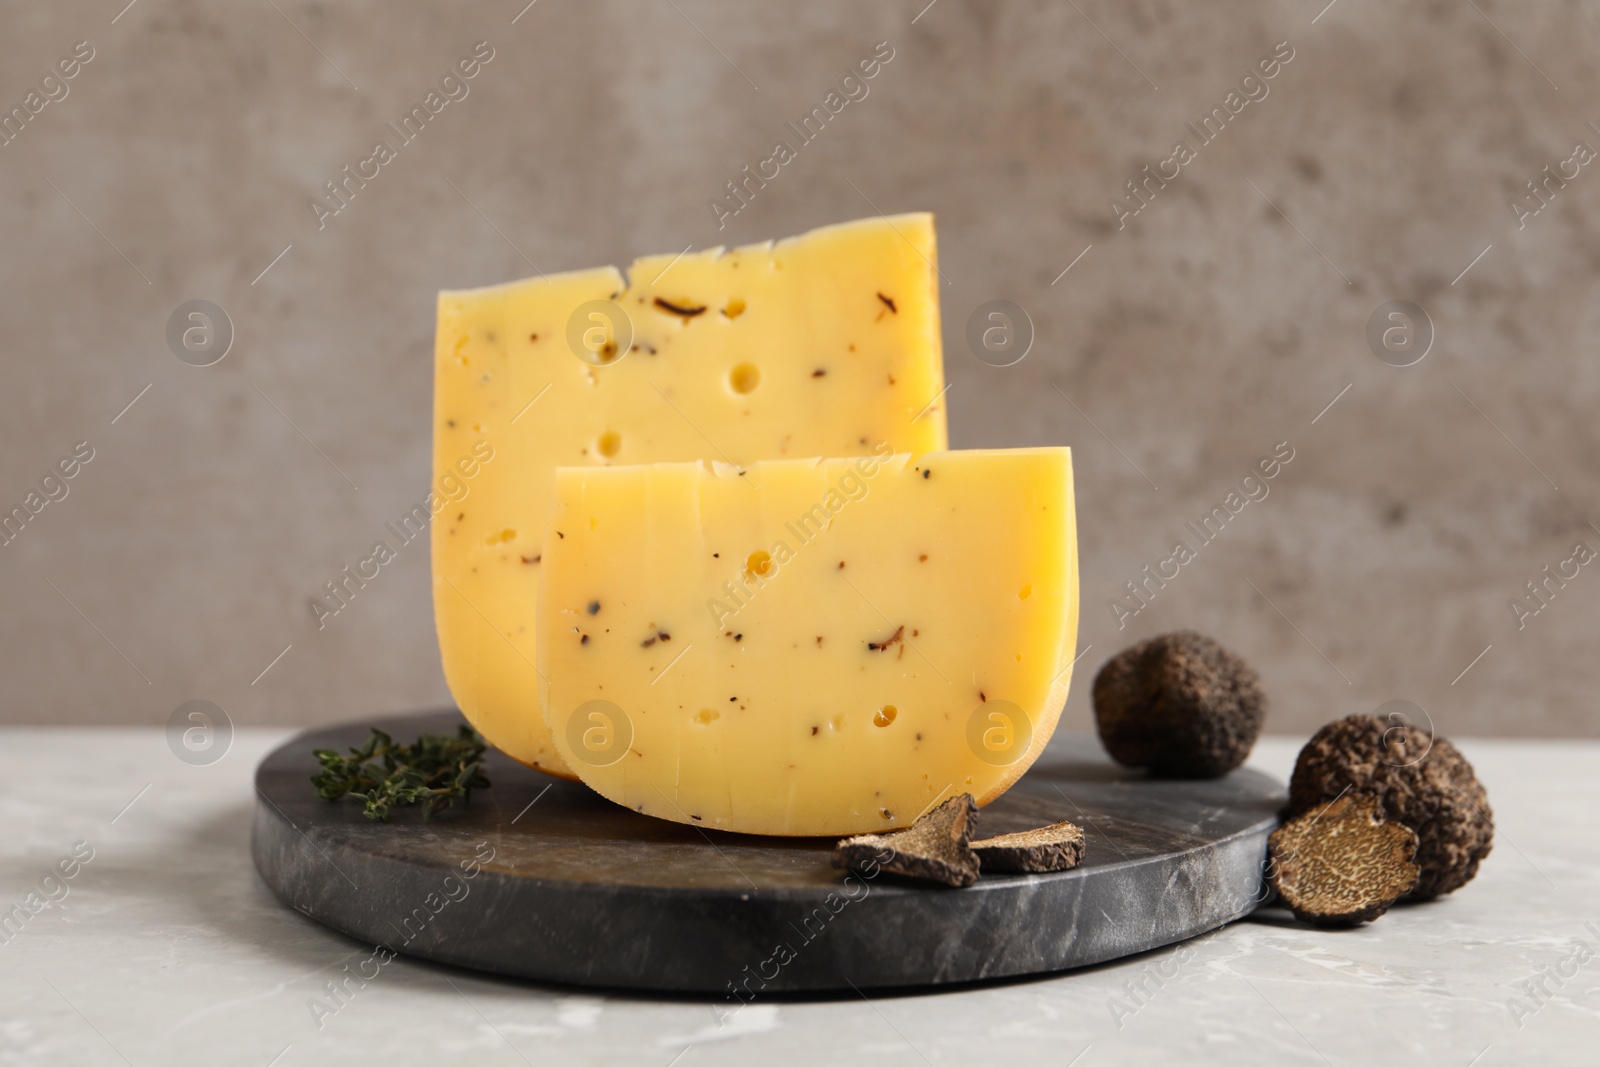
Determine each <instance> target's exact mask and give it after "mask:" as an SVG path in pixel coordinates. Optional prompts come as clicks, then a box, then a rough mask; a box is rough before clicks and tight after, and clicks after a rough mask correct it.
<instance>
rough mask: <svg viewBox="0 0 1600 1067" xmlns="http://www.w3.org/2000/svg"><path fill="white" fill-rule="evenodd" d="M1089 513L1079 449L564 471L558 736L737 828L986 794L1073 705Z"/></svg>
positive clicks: (543, 654) (598, 764) (689, 808)
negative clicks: (1076, 481) (1082, 539)
mask: <svg viewBox="0 0 1600 1067" xmlns="http://www.w3.org/2000/svg"><path fill="white" fill-rule="evenodd" d="M885 451H887V450H885ZM1073 511H1074V509H1073V496H1072V471H1071V456H1070V453H1069V452H1068V450H1067V449H1064V448H1039V449H1016V450H1004V451H969V452H938V453H932V454H928V455H924V456H922V457H911V456H907V455H892V456H890V455H883V454H879V455H874V456H871V457H866V458H859V459H855V460H850V459H828V460H792V461H781V460H780V461H772V462H765V463H758V464H755V465H754V466H752V467H750V468H748V469H747V470H745V471H744V472H743V473H741V472H740V471H738V470H735V469H734V468H731V467H728V466H725V465H722V464H706V463H667V464H657V465H652V466H639V467H615V468H611V469H607V470H596V469H585V468H564V469H562V470H559V471H558V472H557V475H556V507H555V512H554V516H553V518H552V525H551V528H550V534H549V538H548V540H547V541H546V548H545V561H544V565H543V572H542V580H541V586H540V601H539V634H538V657H539V667H540V670H541V672H542V674H543V681H542V682H541V685H542V689H543V699H542V701H541V704H542V706H543V708H544V712H545V716H546V720H547V723H548V725H549V726H550V727H551V733H552V736H553V738H554V740H555V743H556V745H557V746H558V748H559V749H560V751H561V754H562V757H563V758H564V759H565V760H566V761H567V763H568V765H569V766H570V767H572V769H574V770H575V771H577V772H578V774H579V776H580V777H581V778H582V779H583V781H584V782H585V783H587V784H588V785H589V786H591V787H592V788H594V789H595V790H597V791H598V792H600V793H601V794H602V795H604V796H606V797H608V798H610V799H612V800H614V801H616V802H617V803H620V804H624V805H626V806H628V807H630V808H634V809H636V810H638V811H641V812H645V813H647V814H650V815H655V816H659V817H661V818H664V819H670V820H674V821H677V822H684V823H691V824H693V825H697V826H704V827H715V828H718V829H723V830H732V831H739V832H745V833H758V834H782V835H820V834H830V835H845V834H854V833H861V832H867V831H877V830H886V829H894V828H897V827H903V826H908V825H910V824H911V823H912V822H913V821H914V820H915V819H916V818H917V816H919V815H920V814H922V813H923V812H924V811H925V810H927V809H928V808H929V807H930V806H932V805H933V804H935V803H937V802H939V801H940V800H942V799H946V798H948V797H950V796H953V795H959V794H961V793H971V794H973V795H974V796H975V797H976V798H977V799H978V802H979V803H980V804H986V803H988V802H989V801H991V800H993V799H994V798H995V797H997V796H999V795H1000V794H1001V793H1003V792H1004V791H1005V790H1006V789H1007V788H1008V787H1009V786H1010V785H1011V783H1012V782H1014V781H1015V780H1016V779H1017V778H1018V777H1019V776H1020V775H1021V774H1022V772H1023V771H1024V770H1026V769H1027V767H1028V766H1029V765H1030V764H1031V763H1032V762H1033V760H1034V759H1035V758H1036V757H1037V756H1038V754H1039V752H1041V751H1042V750H1043V748H1044V745H1045V743H1046V742H1047V741H1048V740H1049V737H1050V734H1051V732H1052V731H1053V730H1054V729H1055V725H1056V721H1057V719H1058V717H1059V715H1060V713H1061V708H1062V705H1063V703H1064V702H1065V699H1066V691H1067V687H1068V684H1069V683H1070V680H1071V664H1072V659H1073V646H1074V643H1075V641H1076V639H1077V613H1078V603H1077V600H1078V597H1077V593H1078V588H1077V586H1078V580H1077V579H1078V576H1077V547H1076V544H1077V542H1076V528H1075V520H1074V513H1073Z"/></svg>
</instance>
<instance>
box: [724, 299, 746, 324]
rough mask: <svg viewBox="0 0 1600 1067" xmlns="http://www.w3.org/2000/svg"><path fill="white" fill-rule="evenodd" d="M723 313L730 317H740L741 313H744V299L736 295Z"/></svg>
mask: <svg viewBox="0 0 1600 1067" xmlns="http://www.w3.org/2000/svg"><path fill="white" fill-rule="evenodd" d="M722 313H723V314H724V315H726V316H728V318H730V319H736V318H738V317H739V316H740V315H743V314H744V301H743V300H740V299H739V298H738V297H734V298H733V299H732V300H730V301H728V306H727V307H725V308H723V309H722Z"/></svg>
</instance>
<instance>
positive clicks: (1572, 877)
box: [0, 729, 1600, 1067]
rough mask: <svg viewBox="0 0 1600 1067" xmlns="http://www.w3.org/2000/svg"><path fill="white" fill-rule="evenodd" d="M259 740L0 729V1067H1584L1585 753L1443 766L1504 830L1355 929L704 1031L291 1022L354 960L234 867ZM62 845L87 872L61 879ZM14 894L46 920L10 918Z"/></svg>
mask: <svg viewBox="0 0 1600 1067" xmlns="http://www.w3.org/2000/svg"><path fill="white" fill-rule="evenodd" d="M287 736H289V734H288V733H287V732H283V731H241V732H239V733H238V734H237V735H236V736H235V737H234V739H233V743H232V747H231V749H230V750H229V751H228V753H227V755H226V756H225V757H224V758H223V759H221V760H220V761H218V762H216V763H214V764H212V765H209V766H198V767H197V766H190V765H186V764H185V763H183V762H180V761H179V760H178V759H177V758H175V757H174V755H173V754H172V752H171V751H170V750H169V749H168V747H167V740H166V737H165V735H164V734H163V733H162V732H161V731H159V730H65V729H62V730H40V729H7V730H0V746H3V753H4V766H5V768H6V771H5V785H4V788H3V796H0V856H3V862H0V908H4V909H6V912H7V914H8V915H10V916H12V919H11V923H12V926H11V927H10V928H5V929H3V931H0V1064H3V1065H12V1064H34V1063H41V1064H69V1065H83V1067H93V1065H98V1064H134V1065H144V1064H156V1063H162V1064H174V1063H177V1064H187V1063H196V1064H244V1065H250V1067H267V1065H269V1064H276V1065H278V1067H294V1065H300V1064H356V1063H384V1064H455V1063H461V1064H468V1063H470V1064H474V1065H493V1064H520V1063H532V1064H540V1065H543V1064H548V1063H597V1064H598V1063H605V1064H610V1063H638V1064H656V1065H660V1067H667V1065H669V1064H677V1065H680V1067H698V1065H701V1064H751V1063H759V1064H763V1065H766V1064H773V1063H790V1062H793V1063H823V1062H826V1063H830V1064H838V1063H853V1062H863V1063H874V1064H884V1065H892V1064H908V1065H910V1064H922V1063H928V1064H957V1063H974V1062H976V1063H989V1062H1013V1063H1033V1062H1046V1063H1054V1064H1063V1065H1065V1064H1076V1065H1078V1067H1095V1065H1099V1064H1142V1063H1152V1064H1154V1063H1171V1062H1177V1061H1180V1060H1182V1061H1186V1062H1197V1063H1210V1062H1217V1063H1229V1064H1240V1063H1308V1064H1318V1063H1328V1064H1379V1063H1385V1064H1386V1063H1407V1064H1412V1063H1420V1064H1445V1065H1451V1067H1468V1065H1469V1064H1472V1065H1474V1067H1489V1065H1493V1064H1507V1063H1581V1062H1596V1058H1597V1057H1600V1051H1597V1049H1596V1045H1597V1038H1600V1025H1597V1024H1600V862H1597V860H1600V840H1597V835H1596V833H1595V829H1596V818H1595V812H1596V811H1597V809H1600V774H1597V773H1596V771H1597V763H1600V744H1596V743H1593V742H1541V743H1531V742H1528V743H1525V742H1514V741H1476V742H1464V743H1462V745H1461V747H1462V748H1463V750H1464V751H1465V752H1466V753H1467V755H1468V756H1469V758H1471V759H1472V761H1473V762H1474V763H1475V764H1476V766H1477V768H1478V771H1479V774H1480V776H1481V777H1482V778H1483V779H1484V781H1485V782H1486V783H1487V785H1488V788H1489V796H1490V799H1491V801H1492V803H1493V806H1494V809H1495V814H1496V817H1497V821H1498V824H1499V827H1500V829H1501V830H1502V832H1501V833H1500V834H1499V836H1498V837H1497V839H1496V841H1495V850H1494V853H1493V855H1492V856H1491V857H1490V858H1489V860H1488V861H1487V863H1486V865H1485V867H1484V869H1483V871H1482V873H1481V874H1480V875H1479V877H1478V879H1477V880H1476V881H1475V882H1474V883H1472V884H1471V885H1469V886H1467V887H1466V888H1465V889H1463V890H1462V891H1460V892H1458V893H1457V894H1455V895H1454V896H1451V897H1448V898H1446V899H1445V900H1443V901H1441V902H1439V903H1436V904H1431V905H1424V906H1416V907H1407V908H1401V909H1398V910H1396V911H1393V912H1391V913H1390V914H1389V915H1388V916H1386V917H1384V918H1383V919H1380V920H1379V921H1378V922H1377V923H1375V924H1373V925H1371V926H1367V927H1363V928H1360V929H1357V930H1353V931H1322V930H1316V929H1312V928H1309V927H1305V926H1301V925H1298V924H1295V923H1293V922H1290V921H1289V920H1288V919H1287V913H1284V912H1281V911H1276V910H1274V911H1270V912H1263V913H1261V914H1260V915H1258V916H1256V917H1254V918H1252V919H1250V920H1247V921H1244V922H1240V923H1236V924H1234V925H1232V926H1230V927H1227V928H1224V929H1222V930H1220V931H1217V932H1215V933H1213V934H1210V935H1207V936H1205V937H1202V938H1199V939H1197V940H1195V941H1193V942H1190V943H1189V944H1187V945H1184V946H1174V947H1171V948H1167V949H1162V950H1159V951H1156V952H1153V953H1150V954H1148V955H1145V956H1141V957H1136V958H1133V959H1128V960H1124V961H1121V962H1118V963H1115V964H1110V965H1105V966H1101V967H1096V968H1092V969H1090V970H1086V971H1080V972H1075V973H1070V974H1064V975H1057V976H1053V977H1045V978H1039V979H1032V980H1023V981H1012V982H1005V983H998V984H992V985H985V986H977V987H969V988H964V989H960V990H953V991H942V992H932V993H927V994H922V995H899V996H876V995H874V996H873V998H872V999H871V1000H870V1001H868V1000H864V999H859V998H855V999H852V998H844V999H812V1000H800V1001H796V1000H773V1001H767V1002H763V1001H759V1000H758V1001H756V1002H754V1003H752V1004H749V1005H747V1006H745V1007H744V1008H742V1009H741V1010H739V1011H737V1012H734V1013H732V1014H731V1015H726V1016H721V1017H719V1011H725V1010H726V1008H725V1007H724V1008H721V1009H718V1008H714V1006H713V1005H712V1004H710V1003H709V1002H707V1001H706V1000H705V999H701V998H681V999H662V998H655V997H643V996H631V995H625V994H618V993H613V992H597V991H592V990H584V989H576V988H554V987H545V986H538V985H530V984H524V983H517V982H511V981H502V980H500V979H497V978H492V977H488V976H484V975H479V974H475V973H472V972H467V971H460V970H454V969H450V968H445V967H439V966H434V965H431V964H426V963H421V962H416V961H411V960H407V959H405V958H399V959H396V960H394V961H393V962H390V963H388V964H386V965H384V966H383V967H381V968H380V969H379V970H378V974H377V977H375V978H374V979H373V980H372V981H370V982H369V983H367V984H366V985H365V986H364V987H363V988H359V989H356V991H355V992H354V993H353V994H352V995H350V996H349V998H348V1000H347V1002H345V1003H343V1004H342V1005H341V1006H339V1007H338V1010H337V1011H336V1012H332V1013H330V1012H329V1011H328V1010H326V1009H325V1010H324V1011H322V1012H320V1013H319V1012H317V1011H315V1010H314V1009H313V1007H312V1005H313V1004H314V1003H316V1002H317V1001H318V1000H320V1001H321V1002H322V1003H324V1004H325V1005H331V1004H335V1003H336V1002H334V1001H331V1000H329V999H328V998H327V995H326V993H325V991H324V985H325V983H327V982H328V981H330V980H331V979H332V978H333V977H334V976H335V975H336V974H340V973H342V969H343V968H344V967H345V965H346V964H349V965H350V966H351V967H352V968H355V967H356V966H357V965H358V964H360V963H361V961H363V960H365V959H367V958H368V957H369V956H370V955H371V953H372V947H371V946H365V945H361V944H357V943H356V942H354V941H352V940H350V939H348V938H345V937H343V936H341V935H339V934H336V933H334V932H332V931H330V930H326V929H323V928H322V927H319V926H318V925H317V924H315V923H313V922H311V921H310V920H308V919H306V918H304V917H302V916H300V915H299V914H297V913H295V912H292V911H290V910H289V909H288V908H286V907H284V906H283V905H282V904H280V903H279V902H278V900H277V898H275V897H274V896H273V895H272V893H271V892H270V891H268V890H267V888H266V887H265V886H264V885H263V884H262V883H261V881H260V880H259V879H258V878H257V876H256V873H255V869H254V867H253V866H252V864H251V860H250V850H249V834H250V818H251V804H252V791H251V784H250V783H251V775H252V773H253V771H254V769H255V765H256V763H257V762H258V761H259V760H260V758H261V757H262V756H263V755H264V754H265V753H266V752H267V751H268V750H269V749H270V748H272V747H273V746H275V745H276V744H278V743H279V742H280V741H282V740H283V739H284V738H286V737H287ZM1297 747H1298V741H1292V740H1288V739H1276V738H1270V739H1267V740H1264V741H1263V742H1262V743H1261V745H1260V746H1259V747H1258V749H1257V751H1256V754H1255V756H1254V757H1253V759H1252V761H1251V762H1252V765H1254V766H1256V767H1258V768H1260V769H1262V770H1264V771H1266V772H1268V773H1271V774H1274V775H1277V776H1279V777H1280V778H1282V777H1286V776H1287V774H1288V771H1289V769H1290V767H1291V766H1292V763H1293V759H1294V754H1295V752H1296V750H1297ZM308 788H309V785H308ZM80 842H81V844H80ZM75 849H76V851H77V853H78V855H79V856H80V857H81V856H83V855H87V854H88V853H89V852H90V850H92V858H91V859H89V860H88V861H87V862H79V863H78V864H77V866H76V867H74V865H73V863H72V862H71V861H72V860H73V858H74V850H75ZM64 859H65V860H67V861H68V862H67V864H66V869H68V870H72V871H73V872H74V873H73V877H71V878H68V879H63V878H61V877H60V874H59V872H58V870H57V864H58V862H59V861H61V860H64ZM53 872H54V880H53V881H47V880H46V878H47V876H49V875H52V873H53ZM29 893H36V894H40V896H38V897H37V898H35V903H37V902H38V901H39V900H43V899H45V894H46V893H49V894H51V895H54V896H55V897H57V898H58V899H57V900H55V901H54V902H52V903H50V905H49V906H48V907H46V908H43V909H42V910H40V911H38V912H37V913H33V914H30V915H27V916H26V917H24V918H21V919H20V920H19V919H18V918H16V915H17V912H16V911H15V910H14V909H15V906H17V905H22V906H23V911H24V912H26V910H27V898H28V894H29ZM63 893H64V894H65V895H63ZM369 969H370V968H369ZM1530 980H1531V981H1530ZM1533 983H1539V984H1540V985H1538V986H1536V985H1534V984H1533ZM1141 989H1142V992H1140V991H1139V990H1141Z"/></svg>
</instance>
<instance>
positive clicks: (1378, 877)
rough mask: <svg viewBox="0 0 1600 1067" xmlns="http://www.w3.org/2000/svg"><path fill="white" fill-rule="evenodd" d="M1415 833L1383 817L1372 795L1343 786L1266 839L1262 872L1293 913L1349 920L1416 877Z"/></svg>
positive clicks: (1389, 899)
mask: <svg viewBox="0 0 1600 1067" xmlns="http://www.w3.org/2000/svg"><path fill="white" fill-rule="evenodd" d="M1416 852H1417V835H1416V834H1414V833H1412V832H1411V831H1410V830H1409V829H1408V828H1406V827H1405V826H1402V825H1400V824H1399V823H1395V822H1384V821H1383V810H1382V808H1380V807H1379V805H1378V802H1377V801H1375V800H1373V799H1372V798H1371V797H1366V796H1358V795H1356V794H1353V793H1352V794H1346V795H1345V796H1342V797H1340V798H1339V799H1338V800H1335V801H1333V802H1332V803H1329V804H1323V805H1321V806H1320V807H1317V808H1314V809H1312V810H1311V811H1308V812H1306V813H1305V814H1303V815H1299V816H1297V817H1295V818H1293V819H1291V820H1290V821H1289V822H1287V823H1285V824H1284V825H1282V826H1280V827H1278V828H1277V829H1276V830H1274V831H1272V836H1271V837H1269V838H1268V839H1267V855H1268V857H1269V864H1268V867H1267V873H1268V878H1269V879H1270V880H1271V882H1272V887H1273V888H1274V889H1276V890H1277V891H1278V894H1279V895H1280V896H1282V897H1283V899H1284V902H1285V903H1287V904H1288V905H1289V907H1290V909H1291V910H1293V911H1294V914H1295V918H1297V919H1301V920H1303V921H1305V922H1310V923H1316V924H1317V925H1318V926H1355V925H1356V924H1357V923H1364V922H1371V921H1372V920H1373V919H1376V918H1377V917H1378V916H1380V915H1382V914H1383V913H1384V912H1386V911H1388V910H1389V905H1391V904H1393V903H1394V902H1395V901H1397V900H1399V899H1400V898H1401V897H1402V896H1404V895H1405V894H1406V893H1408V892H1410V891H1411V888H1412V887H1413V886H1415V885H1416V884H1417V876H1418V874H1419V873H1420V872H1419V869H1418V867H1417V865H1416V864H1415V863H1413V862H1411V860H1412V857H1413V856H1415V855H1416Z"/></svg>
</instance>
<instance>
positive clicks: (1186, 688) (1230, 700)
mask: <svg viewBox="0 0 1600 1067" xmlns="http://www.w3.org/2000/svg"><path fill="white" fill-rule="evenodd" d="M1266 708H1267V699H1266V696H1265V695H1264V694H1263V693H1262V691H1261V680H1260V678H1258V677H1257V676H1256V672H1255V671H1253V670H1251V669H1250V667H1249V666H1248V665H1246V664H1245V662H1244V660H1242V659H1240V658H1239V657H1238V656H1236V655H1234V654H1233V653H1232V652H1229V651H1228V650H1227V649H1225V648H1223V647H1222V646H1221V645H1219V644H1217V643H1216V642H1215V641H1213V640H1211V638H1209V637H1205V636H1203V635H1201V634H1198V633H1195V632H1194V631H1193V630H1181V631H1179V632H1177V633H1171V634H1162V635H1161V636H1159V637H1152V638H1150V639H1149V640H1148V641H1141V642H1139V643H1138V644H1136V645H1133V646H1132V647H1130V648H1126V649H1124V650H1123V651H1121V652H1119V653H1117V654H1116V655H1115V656H1113V657H1111V659H1109V660H1107V661H1106V664H1105V666H1103V667H1101V668H1100V673H1099V674H1097V675H1095V679H1094V718H1095V725H1096V727H1097V728H1098V729H1099V731H1100V742H1101V743H1102V744H1103V745H1105V747H1106V751H1107V752H1109V753H1110V754H1111V758H1112V759H1114V760H1116V761H1117V762H1118V763H1121V764H1124V765H1126V766H1129V767H1148V768H1149V769H1150V771H1151V773H1153V774H1159V775H1165V776H1168V777H1174V778H1219V777H1221V776H1222V775H1224V774H1227V773H1228V772H1229V771H1231V770H1233V769H1234V768H1235V767H1237V766H1239V765H1240V764H1241V763H1243V762H1244V761H1245V759H1246V758H1248V757H1249V755H1250V749H1251V748H1252V747H1254V745H1255V743H1256V736H1257V735H1258V734H1260V733H1261V721H1262V719H1263V718H1265V717H1266Z"/></svg>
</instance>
